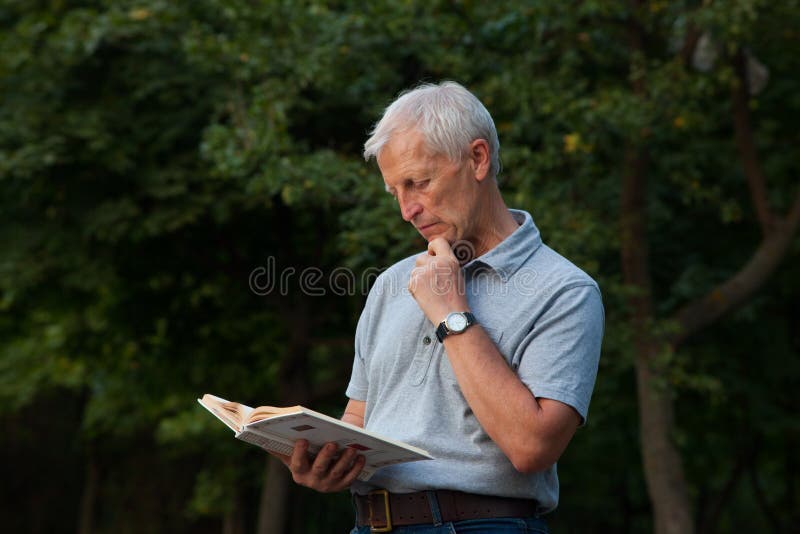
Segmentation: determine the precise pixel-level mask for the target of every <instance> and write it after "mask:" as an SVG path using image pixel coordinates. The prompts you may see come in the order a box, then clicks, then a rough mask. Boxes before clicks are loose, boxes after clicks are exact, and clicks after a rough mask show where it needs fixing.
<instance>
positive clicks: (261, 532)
mask: <svg viewBox="0 0 800 534" xmlns="http://www.w3.org/2000/svg"><path fill="white" fill-rule="evenodd" d="M291 482H292V480H291V477H290V474H289V470H288V469H286V466H285V465H283V463H282V462H281V461H280V460H278V459H277V458H275V457H273V456H269V457H268V458H267V461H266V467H265V470H264V485H263V487H262V489H261V501H260V503H259V507H258V526H257V528H256V532H257V534H283V533H284V532H286V520H287V511H288V509H289V491H290V490H291V487H290V484H291Z"/></svg>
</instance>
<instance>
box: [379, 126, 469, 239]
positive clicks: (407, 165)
mask: <svg viewBox="0 0 800 534" xmlns="http://www.w3.org/2000/svg"><path fill="white" fill-rule="evenodd" d="M377 159H378V167H379V168H380V170H381V174H382V175H383V181H384V183H385V184H386V190H387V191H388V192H389V193H391V194H392V196H394V197H395V198H396V199H397V203H398V204H399V206H400V213H401V215H402V216H403V219H404V220H406V221H408V222H410V223H411V224H413V225H414V228H416V229H417V231H418V232H419V233H420V234H422V236H423V237H424V238H425V239H426V240H428V241H431V240H432V239H433V238H435V237H444V238H445V239H447V241H448V242H449V243H450V244H453V243H455V242H456V241H458V240H461V239H471V238H473V237H474V236H473V235H472V232H473V227H472V224H471V222H470V221H473V220H474V213H473V211H474V210H475V207H476V205H477V199H478V187H477V182H476V181H475V180H474V178H471V176H470V172H469V171H470V166H469V165H467V164H461V163H454V162H452V161H450V160H449V159H448V158H447V157H446V156H443V155H432V154H430V152H429V151H428V149H427V148H426V147H425V141H424V138H423V136H422V134H421V133H419V132H418V131H417V130H413V129H412V130H409V131H408V132H404V133H399V134H396V135H395V136H394V137H393V138H392V139H391V140H390V141H389V142H388V143H387V144H386V145H385V146H384V147H383V149H382V150H381V152H380V155H379V156H378V158H377Z"/></svg>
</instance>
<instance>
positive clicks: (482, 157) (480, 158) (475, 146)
mask: <svg viewBox="0 0 800 534" xmlns="http://www.w3.org/2000/svg"><path fill="white" fill-rule="evenodd" d="M469 162H470V165H471V166H472V171H473V172H474V173H475V179H476V180H478V181H479V182H482V181H483V180H484V179H485V178H486V177H487V176H489V168H490V167H491V163H492V158H491V157H490V156H489V142H488V141H486V139H475V140H474V141H473V142H472V143H470V145H469Z"/></svg>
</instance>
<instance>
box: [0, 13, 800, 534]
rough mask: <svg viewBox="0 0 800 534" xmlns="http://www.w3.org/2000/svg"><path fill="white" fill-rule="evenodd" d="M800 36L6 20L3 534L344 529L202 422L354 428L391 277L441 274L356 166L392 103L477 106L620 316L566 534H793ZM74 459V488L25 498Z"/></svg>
mask: <svg viewBox="0 0 800 534" xmlns="http://www.w3.org/2000/svg"><path fill="white" fill-rule="evenodd" d="M798 19H800V10H798V5H797V2H796V1H794V0H793V1H790V2H782V3H776V4H766V3H763V2H757V1H750V0H737V1H736V2H729V3H725V4H724V5H723V4H719V3H698V2H670V3H667V2H656V1H652V2H646V3H645V2H641V3H640V2H631V3H618V2H606V1H602V0H596V1H585V2H579V3H576V4H570V6H565V5H564V3H563V2H555V1H550V0H547V1H543V2H538V3H536V4H535V5H532V4H530V3H528V2H521V1H503V2H492V3H481V2H470V1H458V2H454V1H445V0H434V1H430V2H425V3H417V2H406V1H401V0H397V1H386V2H374V3H369V4H367V5H363V3H360V2H351V1H339V2H282V1H277V0H262V1H256V2H253V1H247V0H202V1H196V2H166V1H163V0H145V1H126V0H120V1H110V0H107V1H101V0H96V1H77V0H76V1H57V2H45V1H39V2H28V1H26V2H22V1H7V2H5V3H3V4H2V5H0V245H1V246H2V249H3V252H4V253H3V255H2V258H0V310H2V315H0V370H1V371H2V372H0V400H2V402H0V414H1V415H2V428H3V429H6V430H8V432H6V434H7V435H9V436H10V437H11V441H12V443H13V444H14V446H13V447H11V448H9V450H8V452H4V453H3V454H4V462H3V464H4V466H8V467H4V469H6V470H7V472H6V473H4V475H6V476H4V480H10V481H15V482H13V483H11V484H9V486H8V489H7V490H5V492H7V493H8V494H6V493H5V492H4V495H3V498H4V499H5V502H8V503H12V504H14V506H10V507H7V510H9V512H7V513H6V514H3V517H0V521H2V522H3V523H4V524H5V525H7V526H8V527H9V528H11V529H12V530H25V529H26V525H29V526H30V525H33V531H39V532H67V531H73V530H76V529H74V528H72V525H70V524H68V522H66V521H64V517H65V516H66V514H72V515H73V517H75V521H76V523H77V525H78V527H77V530H78V531H80V532H82V533H87V534H88V533H91V532H107V531H110V530H112V529H113V530H114V531H115V532H118V533H124V532H127V531H130V532H134V531H137V532H138V531H142V530H146V531H149V532H161V531H164V532H166V531H170V532H186V531H189V530H191V531H193V532H199V531H203V532H205V531H212V530H214V531H219V530H220V529H221V530H223V532H226V533H231V534H233V533H239V532H245V531H253V530H255V531H257V532H259V533H267V532H329V531H331V530H332V529H338V530H344V529H346V528H348V525H349V524H351V518H350V517H349V504H348V502H347V498H346V496H345V495H339V496H336V497H327V496H325V497H321V496H317V495H314V494H311V493H310V492H306V491H304V490H298V489H296V488H294V486H293V485H292V484H291V483H290V481H289V480H288V477H287V476H286V473H285V471H284V470H283V468H282V466H280V465H278V464H275V463H272V464H271V463H269V461H267V464H266V467H264V462H265V460H264V455H263V454H262V453H260V451H258V450H255V449H253V450H251V448H248V447H245V446H242V445H240V444H239V443H238V442H235V441H234V440H232V439H230V436H229V435H228V434H226V431H225V430H224V429H220V428H218V424H217V423H216V422H215V421H213V420H209V418H208V417H207V415H205V414H204V413H202V412H201V411H200V410H199V409H198V408H197V407H196V406H195V404H194V398H195V397H196V396H198V395H199V394H202V393H203V392H206V391H211V392H214V393H217V394H220V395H223V396H227V397H231V398H236V399H237V400H241V401H243V402H249V403H275V404H288V403H295V402H302V403H314V404H315V405H317V406H319V407H320V409H323V410H324V411H328V412H331V413H335V412H336V410H339V409H341V406H342V405H343V403H344V399H343V398H342V392H343V391H344V386H345V384H346V381H347V376H348V373H349V366H350V364H351V358H352V352H351V349H350V344H351V341H352V332H353V330H354V324H355V320H356V318H357V316H358V313H359V311H360V306H361V302H362V298H363V295H364V291H365V290H366V288H367V287H368V285H369V279H370V274H374V273H375V272H376V271H377V270H379V269H381V268H384V267H386V266H388V265H390V264H391V263H392V262H393V261H395V260H397V259H399V258H401V257H403V256H405V255H407V254H410V253H413V252H415V251H417V250H420V249H421V247H422V246H423V243H422V242H421V241H420V239H419V237H417V236H415V235H414V232H413V231H412V229H410V228H407V227H406V225H405V224H404V223H403V222H402V220H401V219H400V217H399V216H398V214H397V213H396V207H395V206H393V204H392V202H391V199H390V198H389V197H388V195H384V194H382V190H383V188H382V183H381V180H380V177H379V176H378V174H377V172H376V171H375V170H374V167H372V166H369V165H365V164H364V163H363V161H361V160H360V155H359V154H360V146H361V144H362V143H363V141H364V139H365V137H366V132H367V130H368V129H369V127H370V124H371V123H372V122H373V121H374V120H376V119H377V118H378V117H379V116H380V112H381V110H382V107H383V106H384V105H386V104H387V103H388V102H389V101H390V100H391V98H392V96H393V95H394V94H396V93H397V92H398V91H400V90H402V89H404V88H407V87H409V86H411V85H413V84H415V83H417V82H418V81H420V80H439V79H457V80H458V81H460V82H462V83H464V84H465V85H467V86H468V87H469V88H470V89H471V90H473V91H474V92H476V94H478V96H479V97H480V98H482V100H483V101H484V102H485V103H486V105H487V107H488V108H489V109H490V111H491V112H492V114H493V115H494V117H495V120H496V122H497V126H498V130H499V133H500V138H501V143H502V146H503V149H502V156H503V163H504V167H505V171H504V172H503V174H502V175H501V177H500V183H501V187H502V189H503V191H504V194H505V196H506V198H507V200H508V202H509V204H510V205H512V206H514V207H520V208H524V209H528V210H530V211H532V213H533V214H534V217H535V218H536V221H537V224H538V225H539V226H540V228H541V229H542V232H543V235H544V238H545V239H546V241H547V242H548V243H549V244H551V245H552V246H553V247H554V248H556V249H557V250H559V251H560V252H562V253H563V254H564V255H566V256H567V257H569V258H571V259H573V260H574V261H575V262H576V263H577V264H578V265H580V266H581V267H583V268H584V269H585V270H587V271H588V272H589V273H590V274H592V275H593V276H595V277H596V278H597V279H598V280H599V281H600V284H601V287H602V289H603V292H604V296H605V303H606V311H607V334H606V341H605V346H604V354H603V358H602V360H601V371H600V375H599V377H598V383H597V388H596V393H595V397H594V402H593V406H592V414H591V416H590V421H591V422H590V427H589V428H588V429H585V430H582V431H581V432H579V433H578V435H577V436H576V438H575V440H574V442H573V444H572V445H571V446H570V448H569V450H568V451H567V453H566V455H565V457H564V461H563V462H562V463H561V464H560V466H559V468H560V469H559V471H560V475H561V480H562V487H563V492H562V494H563V500H562V504H561V507H560V511H558V512H556V514H555V516H554V517H553V526H554V528H555V529H557V530H563V531H575V532H586V531H593V530H595V531H608V530H611V531H619V532H642V531H649V530H651V529H652V524H651V523H652V521H653V520H654V522H655V529H656V530H657V531H659V532H670V531H676V530H679V531H681V532H689V531H691V530H692V529H693V528H694V527H695V526H698V527H699V529H700V530H701V531H703V532H712V531H714V530H716V529H718V530H729V529H731V528H732V525H737V528H741V527H749V528H750V529H754V530H763V529H765V528H771V529H772V530H782V529H783V530H785V528H786V527H787V525H790V524H792V522H793V521H796V520H797V519H798V517H797V512H796V511H795V510H798V509H800V506H799V505H800V502H798V496H797V494H796V492H795V490H794V487H795V485H796V482H797V472H796V471H797V468H796V465H795V464H796V460H795V459H794V455H793V452H792V451H793V450H794V444H796V443H797V442H798V441H800V429H798V426H797V423H796V420H795V419H796V418H795V417H794V402H793V400H792V399H791V398H789V397H788V395H787V393H786V392H787V391H790V390H789V386H790V385H791V384H792V383H793V381H796V380H797V379H798V376H800V368H799V367H798V365H797V358H796V356H797V351H798V347H799V346H800V339H798V337H797V333H796V332H798V331H800V328H798V321H799V318H800V310H798V308H797V305H796V304H795V303H796V302H797V298H796V297H797V295H798V293H799V292H800V291H799V289H800V288H798V280H797V278H796V275H794V272H795V271H796V270H797V264H798V259H799V258H798V247H797V240H796V239H795V240H793V239H792V236H793V234H794V233H795V231H796V225H797V220H798V217H799V215H798V212H800V208H798V206H800V204H799V203H798V201H796V200H793V199H794V195H796V194H797V193H796V187H797V178H796V175H797V160H796V153H795V152H796V151H794V150H793V148H794V147H796V146H797V142H798V138H797V135H798V134H797V131H796V128H794V124H795V123H796V121H797V119H798V110H800V97H799V96H798V95H800V91H798V87H797V85H798V81H797V79H796V76H795V75H794V72H796V70H797V67H798V65H797V61H798V60H797V58H796V57H795V54H793V53H792V50H793V49H794V48H795V47H796V46H795V45H796V43H797V40H798V33H797V31H796V28H797V27H800V25H799V24H798V23H799V22H800V20H798ZM748 206H753V207H752V208H750V207H748ZM620 259H621V261H620ZM782 262H783V263H782ZM339 267H347V268H348V269H350V270H351V271H350V272H351V273H352V276H351V275H348V274H346V272H345V271H341V270H338V271H337V268H339ZM314 268H316V269H318V270H314ZM291 269H294V270H293V271H291ZM336 272H344V273H345V278H344V279H340V282H342V281H344V283H345V286H348V285H349V286H351V287H350V290H348V288H347V287H344V288H343V287H342V286H341V285H334V282H333V277H332V275H333V273H336ZM281 275H283V276H281ZM350 282H352V284H351V283H350ZM340 289H344V290H343V291H340ZM753 354H758V355H759V357H758V358H752V355H753ZM637 391H638V395H637ZM50 414H57V415H58V417H59V418H61V419H60V420H61V422H62V424H63V426H64V428H62V427H60V426H58V427H48V420H49V418H50V417H51V415H50ZM637 425H639V428H640V432H639V435H640V443H641V448H640V447H639V446H638V444H637V440H636V439H635V438H636V432H635V431H634V430H633V429H634V428H636V426H637ZM48 428H50V430H48ZM70 429H72V430H71V431H72V432H74V434H71V435H67V436H63V440H62V439H59V440H55V441H52V440H44V441H43V440H42V439H41V435H42V434H43V433H46V432H53V431H57V432H59V434H60V435H61V434H62V433H68V432H70ZM49 443H56V444H57V447H58V449H59V450H63V451H64V454H65V455H66V456H68V457H69V459H70V461H68V462H63V463H62V464H61V465H60V467H59V469H58V470H57V473H58V477H55V478H61V479H64V480H75V479H80V480H82V486H81V487H78V486H79V485H78V484H76V485H75V487H72V486H70V487H68V488H67V487H65V488H60V487H59V486H58V483H57V482H50V483H49V484H48V481H47V479H46V477H42V478H41V479H40V478H37V479H36V483H35V484H34V483H33V482H32V481H29V480H28V479H27V478H26V469H24V468H23V466H27V465H29V464H27V463H23V462H22V461H20V460H21V458H23V457H26V456H27V455H31V454H32V455H34V457H35V458H37V459H38V461H39V462H42V463H43V462H47V463H48V464H52V456H51V453H50V451H49V450H48V444H49ZM5 460H9V461H5ZM638 462H642V464H643V466H644V469H638V468H637V463H638ZM265 473H266V475H265ZM141 488H144V490H143V489H141ZM62 489H63V490H67V491H69V492H70V495H73V497H72V498H63V496H60V495H59V491H60V490H62ZM645 494H648V495H649V499H648V498H647V497H646V496H645ZM162 502H168V503H169V505H168V508H167V509H164V507H163V506H161V505H160V503H162ZM70 506H71V507H72V509H69V508H68V507H70ZM128 508H133V510H134V512H133V513H130V512H129V511H128ZM651 508H652V514H651V511H650V510H651ZM43 509H48V510H54V513H53V514H52V515H48V514H46V513H45V514H43V513H42V512H41V510H43ZM56 510H57V511H58V513H55V511H56ZM177 510H182V512H180V513H176V511H177ZM123 517H125V518H126V519H125V520H124V521H123V520H122V519H121V518H123ZM653 518H654V519H653Z"/></svg>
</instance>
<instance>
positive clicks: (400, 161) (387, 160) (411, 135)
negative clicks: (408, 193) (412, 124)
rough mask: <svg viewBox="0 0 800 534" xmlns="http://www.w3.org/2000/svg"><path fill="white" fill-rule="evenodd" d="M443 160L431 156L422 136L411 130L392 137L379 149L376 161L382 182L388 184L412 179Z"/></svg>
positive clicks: (439, 157)
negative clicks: (381, 175)
mask: <svg viewBox="0 0 800 534" xmlns="http://www.w3.org/2000/svg"><path fill="white" fill-rule="evenodd" d="M443 158H444V157H443V156H441V155H434V154H432V153H431V151H430V150H429V149H428V147H427V145H426V143H425V138H424V136H423V135H422V134H421V133H420V132H419V131H418V130H414V129H412V130H407V131H403V132H398V133H396V134H395V135H394V136H392V138H391V139H390V140H389V141H388V142H387V143H386V144H385V145H384V146H383V149H381V151H380V153H379V154H378V157H377V161H378V167H379V168H380V170H381V174H383V178H384V181H386V182H387V183H388V182H390V181H392V182H394V181H397V180H402V179H406V178H413V177H414V175H416V174H418V173H419V172H422V171H424V170H429V169H430V168H431V167H435V166H437V165H438V164H440V163H441V161H440V160H441V159H443ZM444 159H446V158H444Z"/></svg>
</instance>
